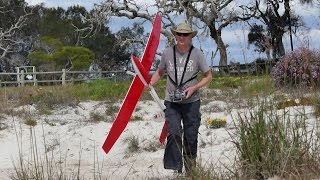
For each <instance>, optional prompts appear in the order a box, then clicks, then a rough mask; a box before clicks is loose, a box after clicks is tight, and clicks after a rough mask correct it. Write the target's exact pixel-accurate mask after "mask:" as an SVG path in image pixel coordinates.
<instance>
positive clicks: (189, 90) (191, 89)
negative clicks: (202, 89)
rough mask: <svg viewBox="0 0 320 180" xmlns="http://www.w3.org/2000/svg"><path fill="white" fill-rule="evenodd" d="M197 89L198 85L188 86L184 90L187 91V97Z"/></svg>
mask: <svg viewBox="0 0 320 180" xmlns="http://www.w3.org/2000/svg"><path fill="white" fill-rule="evenodd" d="M196 90H197V88H196V86H191V87H188V88H187V89H186V90H184V92H185V93H187V96H186V99H188V98H189V97H191V96H192V94H193V93H194V92H195V91H196Z"/></svg>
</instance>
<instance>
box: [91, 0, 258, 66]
mask: <svg viewBox="0 0 320 180" xmlns="http://www.w3.org/2000/svg"><path fill="white" fill-rule="evenodd" d="M240 2H241V1H240ZM252 6H253V4H252ZM95 11H96V12H97V13H96V15H98V16H96V17H92V19H99V18H100V19H99V20H100V21H102V22H103V21H104V20H105V19H110V17H113V16H116V17H127V18H129V19H134V18H137V19H143V20H145V21H150V22H151V21H152V19H153V14H154V12H155V11H160V12H162V15H163V29H162V34H163V35H164V36H165V37H166V38H167V41H168V44H173V43H174V39H173V36H172V34H171V33H170V31H168V30H167V27H169V26H174V25H175V23H176V22H175V21H174V17H176V16H181V15H182V16H184V17H185V20H186V21H187V22H189V23H190V24H192V25H194V26H197V27H198V29H200V30H201V31H202V32H203V33H204V35H207V36H209V37H211V38H212V39H213V41H214V42H215V43H216V45H217V48H218V50H219V53H220V60H219V65H221V66H223V65H227V59H228V58H227V50H226V48H227V47H226V45H225V43H224V41H223V39H222V31H223V30H224V29H225V28H226V27H227V26H230V25H231V24H234V23H236V22H239V21H245V20H248V19H250V18H251V17H253V15H254V14H255V11H254V9H253V8H252V7H250V6H241V5H237V3H236V1H235V0H204V1H203V0H165V1H162V0H155V1H152V2H150V1H149V2H145V4H143V3H140V4H138V3H137V1H134V0H116V1H115V0H105V1H102V3H100V4H98V5H96V6H95ZM101 17H102V18H101ZM143 22H144V21H143ZM206 33H207V34H206Z"/></svg>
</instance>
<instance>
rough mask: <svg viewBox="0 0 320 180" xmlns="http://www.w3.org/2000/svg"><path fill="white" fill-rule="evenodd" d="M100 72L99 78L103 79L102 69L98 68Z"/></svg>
mask: <svg viewBox="0 0 320 180" xmlns="http://www.w3.org/2000/svg"><path fill="white" fill-rule="evenodd" d="M98 72H99V74H98V77H99V79H101V78H102V69H98Z"/></svg>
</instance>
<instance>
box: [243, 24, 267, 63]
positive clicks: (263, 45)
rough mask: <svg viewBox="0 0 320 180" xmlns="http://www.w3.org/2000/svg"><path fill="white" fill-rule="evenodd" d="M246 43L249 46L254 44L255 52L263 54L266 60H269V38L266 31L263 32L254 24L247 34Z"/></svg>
mask: <svg viewBox="0 0 320 180" xmlns="http://www.w3.org/2000/svg"><path fill="white" fill-rule="evenodd" d="M248 42H249V44H254V46H255V47H256V49H255V51H258V52H265V53H266V56H267V60H268V61H270V60H271V55H270V53H271V50H272V44H271V43H272V42H271V38H270V35H269V33H268V31H267V30H265V29H264V28H263V26H262V25H257V24H254V25H253V26H252V27H251V28H250V32H249V34H248Z"/></svg>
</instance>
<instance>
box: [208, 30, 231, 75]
mask: <svg viewBox="0 0 320 180" xmlns="http://www.w3.org/2000/svg"><path fill="white" fill-rule="evenodd" d="M209 29H210V36H211V37H212V38H213V39H214V41H215V42H216V44H217V47H218V49H219V54H220V60H219V66H220V70H222V72H223V73H225V71H226V68H225V67H223V66H227V65H228V55H227V48H226V46H225V44H224V42H223V40H222V37H221V30H217V29H216V28H215V26H214V25H210V26H209Z"/></svg>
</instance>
